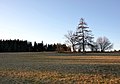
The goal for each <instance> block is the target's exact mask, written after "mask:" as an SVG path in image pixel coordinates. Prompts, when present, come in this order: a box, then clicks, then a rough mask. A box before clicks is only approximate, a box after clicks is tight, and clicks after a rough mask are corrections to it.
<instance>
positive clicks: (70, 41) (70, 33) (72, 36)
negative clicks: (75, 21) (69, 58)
mask: <svg viewBox="0 0 120 84" xmlns="http://www.w3.org/2000/svg"><path fill="white" fill-rule="evenodd" d="M65 37H66V38H67V40H66V42H67V43H68V44H69V45H71V47H72V50H73V52H75V43H76V38H75V34H74V33H73V31H68V34H67V35H65Z"/></svg>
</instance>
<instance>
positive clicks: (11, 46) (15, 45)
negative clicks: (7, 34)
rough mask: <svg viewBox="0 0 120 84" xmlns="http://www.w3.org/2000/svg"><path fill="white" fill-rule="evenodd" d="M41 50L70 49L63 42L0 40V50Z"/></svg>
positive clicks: (61, 50)
mask: <svg viewBox="0 0 120 84" xmlns="http://www.w3.org/2000/svg"><path fill="white" fill-rule="evenodd" d="M43 51H58V52H63V51H70V48H69V47H67V46H66V45H65V44H45V45H44V43H43V41H42V42H41V43H37V42H34V44H33V45H32V42H29V41H27V40H19V39H15V40H0V52H43Z"/></svg>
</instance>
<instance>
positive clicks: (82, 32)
mask: <svg viewBox="0 0 120 84" xmlns="http://www.w3.org/2000/svg"><path fill="white" fill-rule="evenodd" d="M88 28H89V27H87V23H86V22H85V21H84V19H83V18H81V19H80V23H79V24H78V27H77V31H76V44H77V45H78V46H79V51H81V49H82V51H83V53H85V48H86V46H91V45H93V44H92V42H93V41H92V39H93V36H92V34H91V30H88Z"/></svg>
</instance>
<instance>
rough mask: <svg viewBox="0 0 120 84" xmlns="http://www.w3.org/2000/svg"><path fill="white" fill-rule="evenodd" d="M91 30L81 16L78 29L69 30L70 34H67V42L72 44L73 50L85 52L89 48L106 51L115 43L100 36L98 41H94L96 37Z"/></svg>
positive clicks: (95, 50)
mask: <svg viewBox="0 0 120 84" xmlns="http://www.w3.org/2000/svg"><path fill="white" fill-rule="evenodd" d="M91 32H92V31H91V30H89V27H88V26H87V23H86V22H85V21H84V19H83V18H81V19H80V23H79V24H78V27H77V29H76V31H75V32H72V31H69V32H68V34H67V35H65V37H66V38H67V40H66V42H67V43H68V44H69V45H70V46H71V48H72V51H73V52H75V51H78V52H83V53H85V52H86V51H87V50H91V51H92V52H97V51H101V52H104V51H105V50H108V49H111V48H112V46H113V44H112V43H111V42H110V41H109V39H108V38H107V37H99V38H98V39H97V41H96V42H94V41H93V38H94V37H93V35H92V33H91Z"/></svg>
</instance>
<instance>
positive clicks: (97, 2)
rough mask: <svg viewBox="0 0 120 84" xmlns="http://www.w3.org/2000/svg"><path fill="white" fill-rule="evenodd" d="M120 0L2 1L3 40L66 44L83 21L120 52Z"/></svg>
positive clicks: (97, 35)
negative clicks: (69, 32)
mask: <svg viewBox="0 0 120 84" xmlns="http://www.w3.org/2000/svg"><path fill="white" fill-rule="evenodd" d="M119 8H120V0H0V39H20V40H28V41H31V42H34V41H36V42H38V43H39V42H41V41H43V42H44V43H49V44H53V43H65V40H66V38H65V37H64V35H65V34H67V33H68V31H70V30H72V31H76V28H77V26H78V24H79V21H80V18H84V19H85V22H86V23H87V24H88V26H89V29H90V30H92V34H93V35H94V41H96V39H97V38H98V37H103V36H105V37H107V38H108V39H109V40H110V41H111V43H113V44H114V49H116V50H120V39H119V36H120V33H119V32H120V10H119Z"/></svg>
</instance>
